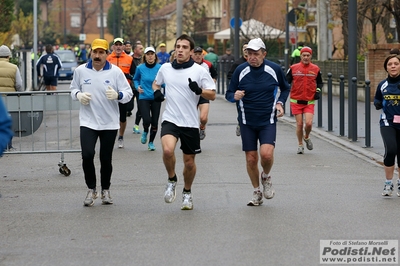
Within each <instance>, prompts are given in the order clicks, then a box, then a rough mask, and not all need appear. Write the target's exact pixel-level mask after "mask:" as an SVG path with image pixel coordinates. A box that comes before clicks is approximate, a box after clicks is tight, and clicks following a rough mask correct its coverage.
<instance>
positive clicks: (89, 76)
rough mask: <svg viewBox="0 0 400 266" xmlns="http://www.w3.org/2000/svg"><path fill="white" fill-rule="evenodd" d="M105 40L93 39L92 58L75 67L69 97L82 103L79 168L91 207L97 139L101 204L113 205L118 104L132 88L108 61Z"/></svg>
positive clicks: (126, 96)
mask: <svg viewBox="0 0 400 266" xmlns="http://www.w3.org/2000/svg"><path fill="white" fill-rule="evenodd" d="M108 48H109V47H108V41H107V40H104V39H95V40H94V41H93V42H92V54H91V60H89V62H88V63H86V64H83V65H80V66H79V67H78V68H76V69H75V74H74V77H73V79H72V82H71V86H70V89H71V97H72V99H73V100H79V102H80V103H81V106H80V109H79V122H80V142H81V149H82V167H83V173H84V176H85V181H86V185H87V187H88V189H89V190H88V192H87V195H86V198H85V200H84V206H88V207H90V206H93V204H94V201H95V199H96V198H97V196H98V192H97V190H96V170H95V165H94V155H95V148H96V142H97V139H99V140H100V147H99V150H100V153H99V157H100V180H101V198H102V203H103V204H113V200H112V198H111V195H110V190H109V189H110V185H111V173H112V154H113V148H114V143H115V138H116V136H117V133H118V129H119V127H120V123H119V107H118V103H119V102H120V103H127V102H129V100H130V99H131V98H132V95H133V94H132V89H131V87H130V85H129V83H128V81H127V80H126V78H125V74H124V72H122V70H121V69H120V68H119V67H117V66H115V65H113V64H111V63H110V62H108V61H107V54H108Z"/></svg>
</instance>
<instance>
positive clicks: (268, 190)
mask: <svg viewBox="0 0 400 266" xmlns="http://www.w3.org/2000/svg"><path fill="white" fill-rule="evenodd" d="M262 175H263V174H261V184H262V185H263V187H264V189H263V193H264V198H266V199H272V198H273V197H274V196H275V189H274V188H273V187H272V181H271V176H268V177H262Z"/></svg>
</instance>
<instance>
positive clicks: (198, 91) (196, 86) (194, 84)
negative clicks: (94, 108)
mask: <svg viewBox="0 0 400 266" xmlns="http://www.w3.org/2000/svg"><path fill="white" fill-rule="evenodd" d="M188 81H189V88H190V89H191V90H192V91H193V92H194V93H196V95H200V94H201V93H202V92H203V90H202V89H201V88H200V87H199V84H197V82H196V81H192V79H191V78H188Z"/></svg>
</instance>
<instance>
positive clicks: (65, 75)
mask: <svg viewBox="0 0 400 266" xmlns="http://www.w3.org/2000/svg"><path fill="white" fill-rule="evenodd" d="M54 53H55V54H57V55H58V56H59V57H60V59H61V62H62V65H63V66H62V68H61V69H60V71H59V72H58V79H59V80H72V77H73V75H74V70H75V68H77V67H78V61H77V60H76V57H75V54H74V52H72V51H71V50H57V51H54Z"/></svg>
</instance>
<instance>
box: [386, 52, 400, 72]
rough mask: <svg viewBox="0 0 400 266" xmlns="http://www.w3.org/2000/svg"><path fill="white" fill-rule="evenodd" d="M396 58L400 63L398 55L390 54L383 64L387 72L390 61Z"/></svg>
mask: <svg viewBox="0 0 400 266" xmlns="http://www.w3.org/2000/svg"><path fill="white" fill-rule="evenodd" d="M394 57H396V58H397V59H398V60H399V61H400V57H399V56H398V55H397V54H390V55H389V56H388V57H386V59H385V61H384V62H383V68H384V69H385V70H386V72H387V63H388V62H389V60H390V59H392V58H394Z"/></svg>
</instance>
